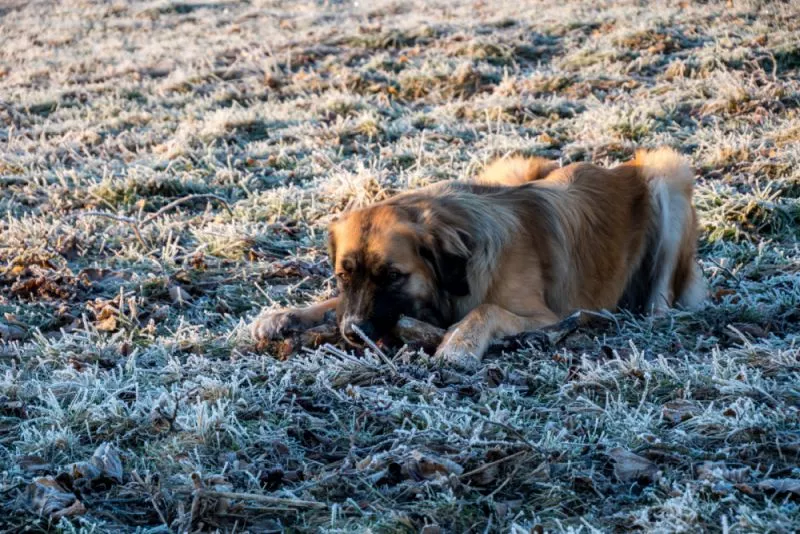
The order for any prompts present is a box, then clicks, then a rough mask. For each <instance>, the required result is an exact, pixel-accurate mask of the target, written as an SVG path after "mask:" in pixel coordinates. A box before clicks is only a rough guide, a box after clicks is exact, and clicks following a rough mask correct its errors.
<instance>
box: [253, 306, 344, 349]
mask: <svg viewBox="0 0 800 534" xmlns="http://www.w3.org/2000/svg"><path fill="white" fill-rule="evenodd" d="M338 302H339V297H334V298H332V299H328V300H325V301H323V302H320V303H318V304H314V305H311V306H308V307H306V308H290V309H287V310H277V311H271V312H267V313H265V314H263V315H261V316H259V317H258V318H256V320H255V321H253V323H252V324H251V325H250V333H251V334H252V336H253V338H254V339H255V340H256V341H263V340H268V339H278V338H281V337H285V336H286V335H288V334H290V333H292V332H297V331H300V330H305V329H308V328H311V327H314V326H317V325H319V324H322V323H324V322H325V320H326V316H327V315H328V313H329V312H332V311H334V310H336V305H337V304H338Z"/></svg>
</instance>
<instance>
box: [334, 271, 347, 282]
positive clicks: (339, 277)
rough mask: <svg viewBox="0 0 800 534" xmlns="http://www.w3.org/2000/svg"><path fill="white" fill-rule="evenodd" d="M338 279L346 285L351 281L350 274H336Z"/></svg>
mask: <svg viewBox="0 0 800 534" xmlns="http://www.w3.org/2000/svg"><path fill="white" fill-rule="evenodd" d="M336 278H338V279H339V281H340V282H341V283H343V284H346V283H347V282H349V281H350V273H345V272H341V273H336Z"/></svg>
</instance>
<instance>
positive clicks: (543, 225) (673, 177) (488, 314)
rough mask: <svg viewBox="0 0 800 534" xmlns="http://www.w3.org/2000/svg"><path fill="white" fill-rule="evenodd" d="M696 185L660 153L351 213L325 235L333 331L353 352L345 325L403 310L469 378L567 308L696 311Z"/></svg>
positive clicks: (491, 178) (517, 162) (547, 170)
mask: <svg viewBox="0 0 800 534" xmlns="http://www.w3.org/2000/svg"><path fill="white" fill-rule="evenodd" d="M693 182H694V179H693V174H692V171H691V169H690V168H689V167H688V165H687V164H686V163H685V162H684V160H683V159H682V158H681V157H680V156H679V155H678V154H677V153H675V152H674V151H672V150H669V149H661V150H657V151H654V152H640V153H638V154H637V156H636V159H634V160H633V161H631V162H628V163H625V164H623V165H619V166H617V167H614V168H612V169H604V168H601V167H598V166H595V165H592V164H588V163H578V164H573V165H569V166H567V167H563V168H558V167H557V166H556V165H555V164H554V163H552V162H547V161H545V160H541V159H539V158H534V159H529V160H525V159H522V158H509V159H506V160H500V161H499V162H495V163H494V164H492V165H491V166H489V167H488V168H487V170H486V171H485V172H484V173H483V174H482V175H481V176H480V177H478V178H477V179H476V180H475V181H473V182H471V183H465V182H443V183H439V184H435V185H432V186H429V187H427V188H424V189H421V190H418V191H412V192H407V193H404V194H402V195H398V196H396V197H394V198H391V199H389V200H387V201H384V202H381V203H379V204H375V205H373V206H370V207H367V208H364V209H361V210H357V211H354V212H351V213H348V214H346V215H344V216H343V217H342V219H341V220H339V221H338V222H336V223H334V224H333V225H332V226H331V228H330V237H331V259H332V261H333V263H334V269H335V271H336V273H337V275H338V276H339V278H340V287H341V289H342V291H343V293H342V297H341V298H340V299H339V302H338V309H337V314H338V316H339V321H340V328H342V329H343V333H345V337H347V338H348V339H351V340H352V336H348V335H347V331H349V329H350V327H351V325H360V326H359V328H361V329H362V330H363V329H364V328H367V327H372V326H374V324H379V323H380V324H382V325H383V326H384V327H385V324H384V323H386V324H390V323H391V321H394V320H396V319H395V315H396V314H397V313H400V312H399V311H398V310H397V309H395V308H397V307H400V306H405V309H404V310H403V311H402V313H406V314H409V315H414V316H416V317H418V318H421V319H424V320H428V321H431V322H436V323H439V324H441V325H442V326H446V327H450V330H449V331H448V334H447V335H446V337H445V340H444V341H443V342H442V345H441V346H440V348H439V350H438V352H437V355H438V356H439V357H440V358H442V359H444V360H446V361H450V362H453V363H456V364H458V365H462V366H469V365H471V364H474V363H475V362H476V361H477V359H479V358H480V356H481V355H482V354H483V352H484V351H485V350H486V348H487V346H488V345H489V343H490V342H491V340H492V339H493V338H494V337H497V336H501V335H512V334H516V333H519V332H522V331H525V330H529V329H534V328H538V327H541V326H543V325H546V324H550V323H553V322H555V321H557V320H558V319H559V318H562V317H564V316H566V315H567V314H569V313H570V312H572V311H574V310H576V309H591V310H599V309H615V308H618V307H620V306H624V307H629V308H631V309H633V310H634V311H643V312H651V311H654V312H659V311H663V310H664V309H665V308H667V307H669V306H674V305H681V306H697V305H698V304H700V302H702V300H703V298H704V296H705V295H704V285H703V284H704V282H703V280H702V274H701V273H700V271H699V267H698V266H697V265H696V263H695V254H696V238H697V235H696V216H695V212H694V209H693V207H692V205H691V194H692V187H693ZM487 184H490V185H487ZM387 270H391V271H397V272H398V273H399V274H398V276H402V277H401V278H400V279H399V280H400V281H399V282H397V281H395V282H388V281H386V280H388V279H386V278H385V276H384V275H382V274H380V273H385V272H388V271H387ZM382 280H383V281H382ZM387 292H390V293H387ZM387 295H388V296H387ZM328 306H329V307H330V304H328ZM290 312H291V313H294V315H295V316H297V313H298V312H297V311H296V310H295V311H290ZM393 314H394V315H393ZM373 323H374V324H373ZM270 324H271V325H274V324H275V321H274V320H273V321H272V322H271V323H270ZM375 330H376V332H377V331H378V330H379V329H378V328H376V329H375ZM258 332H260V333H261V334H262V335H263V334H264V329H263V328H262V329H261V330H258ZM268 333H269V334H270V335H273V334H276V333H279V332H277V331H272V330H270V331H269V332H268ZM376 335H378V334H376ZM356 341H357V340H354V342H356Z"/></svg>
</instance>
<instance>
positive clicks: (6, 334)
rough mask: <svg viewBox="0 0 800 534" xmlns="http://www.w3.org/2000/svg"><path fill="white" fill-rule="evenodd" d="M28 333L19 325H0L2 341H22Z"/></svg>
mask: <svg viewBox="0 0 800 534" xmlns="http://www.w3.org/2000/svg"><path fill="white" fill-rule="evenodd" d="M26 333H27V332H26V331H25V329H24V328H21V327H19V326H17V325H13V324H4V323H0V338H2V339H8V340H12V339H22V338H24V337H25V334H26Z"/></svg>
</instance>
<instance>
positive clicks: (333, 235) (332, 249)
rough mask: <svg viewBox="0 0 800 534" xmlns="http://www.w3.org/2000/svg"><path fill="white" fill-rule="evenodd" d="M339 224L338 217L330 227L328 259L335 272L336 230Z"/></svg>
mask: <svg viewBox="0 0 800 534" xmlns="http://www.w3.org/2000/svg"><path fill="white" fill-rule="evenodd" d="M337 222H339V218H338V217H337V218H335V219H334V220H333V221H331V223H330V224H329V225H328V258H329V259H330V261H331V268H332V269H333V270H334V271H335V270H336V231H335V229H334V228H335V226H336V223H337Z"/></svg>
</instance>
